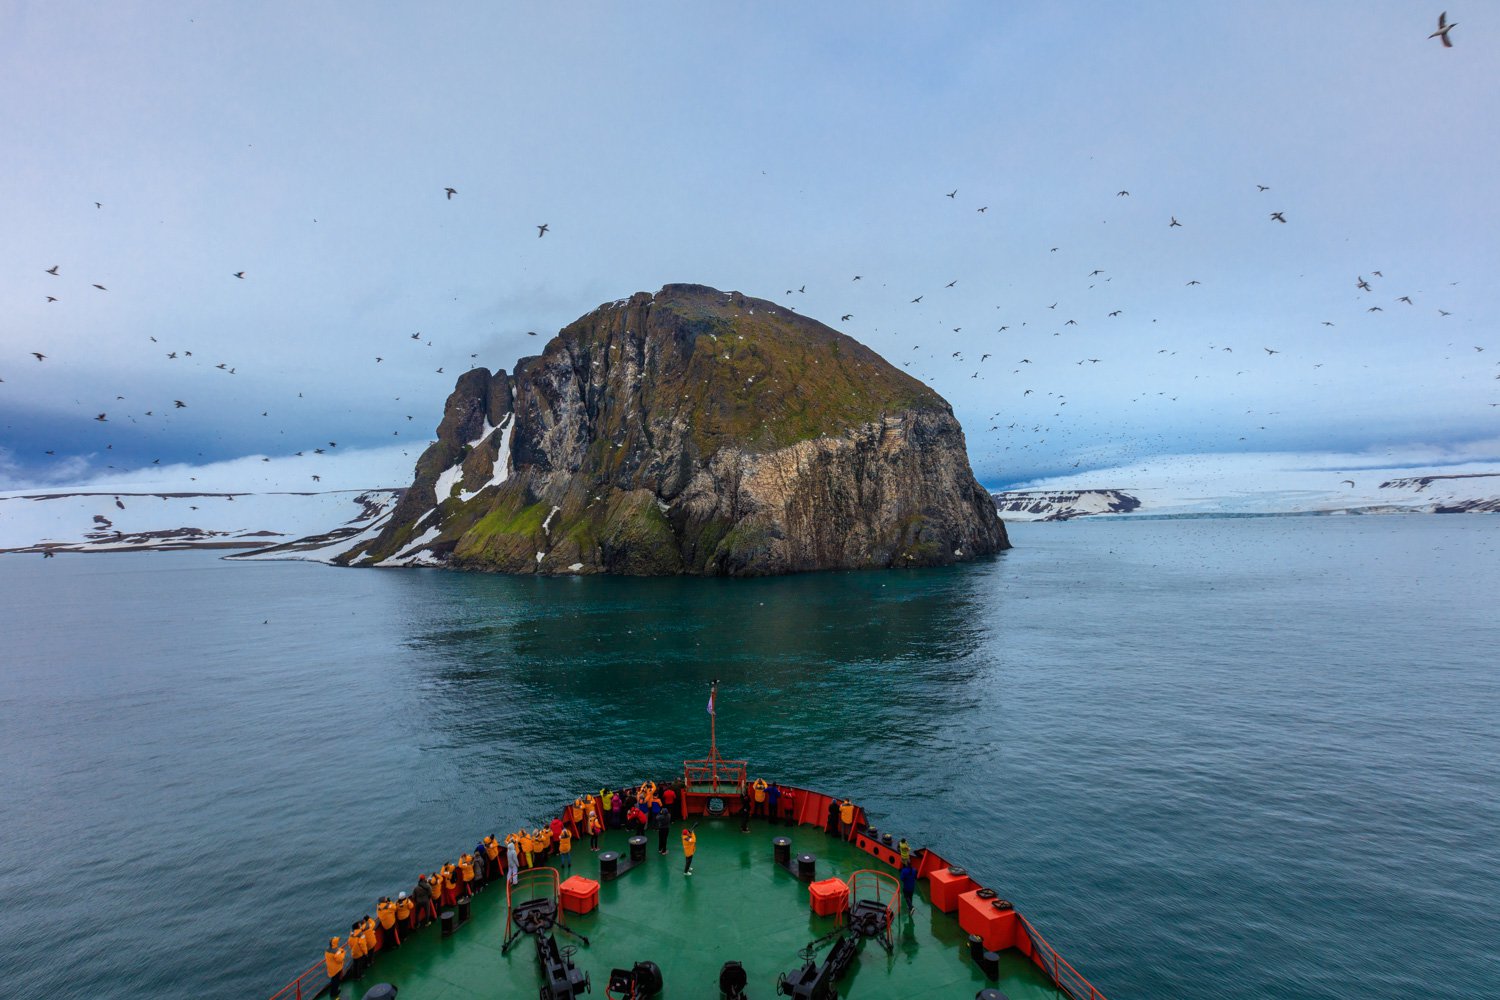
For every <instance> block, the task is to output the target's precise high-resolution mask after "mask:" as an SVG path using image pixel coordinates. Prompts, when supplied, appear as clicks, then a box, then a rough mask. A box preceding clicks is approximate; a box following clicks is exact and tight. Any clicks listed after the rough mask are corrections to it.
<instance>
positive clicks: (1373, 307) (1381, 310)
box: [1365, 306, 1385, 313]
mask: <svg viewBox="0 0 1500 1000" xmlns="http://www.w3.org/2000/svg"><path fill="white" fill-rule="evenodd" d="M1365 312H1372V313H1378V312H1385V310H1384V309H1382V308H1380V307H1379V306H1371V307H1370V308H1368V309H1366V310H1365Z"/></svg>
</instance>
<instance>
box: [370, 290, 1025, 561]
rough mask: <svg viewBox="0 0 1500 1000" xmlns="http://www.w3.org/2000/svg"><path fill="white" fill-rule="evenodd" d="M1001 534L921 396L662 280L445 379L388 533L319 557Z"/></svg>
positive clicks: (874, 358) (796, 548) (748, 307)
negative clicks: (452, 384)
mask: <svg viewBox="0 0 1500 1000" xmlns="http://www.w3.org/2000/svg"><path fill="white" fill-rule="evenodd" d="M1008 544H1009V543H1008V542H1007V540H1006V536H1005V528H1004V526H1003V525H1002V524H1001V522H1000V520H999V518H998V517H997V515H996V513H995V507H994V504H993V502H992V501H991V500H990V498H989V495H988V494H987V493H986V492H985V490H984V489H983V488H982V487H980V485H979V484H978V483H977V482H976V481H975V480H974V476H973V473H972V471H971V470H970V468H969V461H968V455H967V451H966V449H965V446H964V437H963V430H962V429H961V428H960V427H959V425H958V422H957V421H956V420H955V419H954V417H953V412H952V410H951V408H950V407H949V406H948V404H947V403H946V402H945V401H944V400H943V399H942V397H940V396H938V395H937V394H936V393H934V392H933V391H932V390H931V389H929V388H927V387H926V386H924V385H923V384H922V383H920V382H918V381H916V380H915V379H912V378H910V377H909V376H907V375H905V374H904V373H902V372H901V371H899V370H898V369H896V368H894V367H892V366H891V365H890V364H888V363H887V362H886V361H885V360H884V359H882V358H881V357H880V356H879V355H877V354H875V353H874V352H873V351H871V350H870V349H869V348H867V347H865V346H863V345H862V344H860V343H858V342H857V341H855V340H853V339H851V338H849V337H847V336H845V335H843V334H841V333H838V332H837V331H834V330H831V329H829V328H828V327H826V326H823V325H822V324H820V323H817V322H815V321H813V320H810V319H807V318H805V317H802V316H799V315H797V314H796V313H793V312H791V311H789V310H786V309H783V308H781V307H779V306H776V305H774V304H772V303H770V302H766V301H764V300H761V299H752V298H746V297H745V296H743V295H741V294H739V293H738V292H728V293H726V292H720V291H717V290H715V289H712V288H706V287H703V286H701V285H668V286H666V287H665V288H663V289H662V290H661V291H660V292H658V293H656V294H655V295H650V294H647V293H645V292H639V293H637V294H635V295H633V296H631V297H630V298H629V299H628V300H627V299H621V300H619V301H617V302H614V303H610V304H608V305H604V306H601V307H599V308H598V309H596V310H594V311H593V312H591V313H589V314H588V315H586V316H584V317H582V318H581V319H579V320H577V321H576V322H574V323H572V324H570V325H569V326H568V327H566V328H565V329H564V330H562V331H561V332H560V333H559V334H558V335H557V336H556V337H554V338H553V339H552V340H551V341H550V342H549V343H548V344H547V347H546V349H545V350H544V352H543V353H542V354H541V356H540V357H534V358H526V359H523V360H522V361H521V362H520V363H519V364H518V365H517V367H516V373H515V374H514V375H513V376H509V377H507V376H506V375H505V373H504V372H500V373H497V374H495V375H494V376H491V375H490V373H489V372H488V371H486V370H484V369H476V370H475V371H471V372H468V373H466V374H465V375H463V376H462V377H460V379H459V381H458V385H457V387H456V388H455V389H454V391H453V394H452V395H451V396H450V397H449V398H448V404H447V408H446V409H445V411H444V416H443V421H442V424H441V425H440V426H439V428H438V440H437V442H436V443H435V444H433V445H432V446H431V447H429V448H428V450H427V451H426V452H425V453H424V454H423V455H422V458H421V459H420V460H419V461H418V463H417V474H416V480H415V482H414V483H413V485H412V488H411V489H410V490H408V492H407V494H406V496H405V497H404V498H403V499H402V501H401V505H400V507H399V508H398V510H397V511H396V512H395V513H394V514H393V516H392V519H391V521H390V523H389V524H388V525H387V526H386V528H385V530H384V531H383V532H382V533H381V534H380V535H379V536H378V537H377V538H375V539H374V540H373V541H371V542H368V543H365V544H363V545H361V546H359V547H357V548H355V549H353V550H351V551H350V552H347V553H345V554H344V555H343V556H341V557H340V561H342V562H346V563H350V564H354V565H375V564H380V565H412V564H420V565H445V566H451V567H455V568H461V569H478V570H494V571H500V572H509V573H599V572H604V573H624V574H637V575H657V574H675V573H692V574H708V575H734V576H748V575H764V574H772V573H789V572H799V571H804V570H817V569H863V568H877V567H891V566H933V565H944V564H949V563H954V562H959V561H962V560H968V559H975V558H979V557H982V556H988V555H991V554H993V553H994V552H997V551H999V550H1001V549H1004V548H1007V547H1008Z"/></svg>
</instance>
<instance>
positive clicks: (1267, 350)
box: [1261, 347, 1281, 354]
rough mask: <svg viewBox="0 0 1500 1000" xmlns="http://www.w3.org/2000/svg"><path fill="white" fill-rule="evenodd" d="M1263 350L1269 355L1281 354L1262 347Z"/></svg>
mask: <svg viewBox="0 0 1500 1000" xmlns="http://www.w3.org/2000/svg"><path fill="white" fill-rule="evenodd" d="M1261 350H1263V351H1265V352H1266V353H1267V354H1280V353H1281V352H1280V351H1273V350H1271V349H1270V348H1269V347H1262V348H1261Z"/></svg>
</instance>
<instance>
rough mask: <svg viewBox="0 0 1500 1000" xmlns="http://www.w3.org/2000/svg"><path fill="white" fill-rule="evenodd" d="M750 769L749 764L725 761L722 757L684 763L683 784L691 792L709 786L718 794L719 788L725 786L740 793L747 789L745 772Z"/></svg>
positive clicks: (741, 761)
mask: <svg viewBox="0 0 1500 1000" xmlns="http://www.w3.org/2000/svg"><path fill="white" fill-rule="evenodd" d="M748 767H749V764H748V763H747V762H745V761H743V760H725V759H723V758H722V757H710V758H708V759H707V760H688V761H683V764H682V778H683V783H684V784H686V785H687V788H688V790H689V791H692V790H693V789H695V788H699V787H702V786H704V785H708V786H710V787H712V788H713V790H714V792H715V793H717V792H718V791H719V786H720V785H724V786H727V787H729V788H733V789H734V790H735V791H736V792H738V791H739V790H740V789H742V788H744V787H745V772H746V769H747V768H748Z"/></svg>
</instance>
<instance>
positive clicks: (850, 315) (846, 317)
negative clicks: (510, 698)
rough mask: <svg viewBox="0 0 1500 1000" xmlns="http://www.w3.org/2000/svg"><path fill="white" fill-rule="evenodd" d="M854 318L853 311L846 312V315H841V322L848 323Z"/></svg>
mask: <svg viewBox="0 0 1500 1000" xmlns="http://www.w3.org/2000/svg"><path fill="white" fill-rule="evenodd" d="M853 318H854V314H853V313H844V315H842V316H840V317H839V322H840V323H847V322H849V321H850V320H851V319H853Z"/></svg>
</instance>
